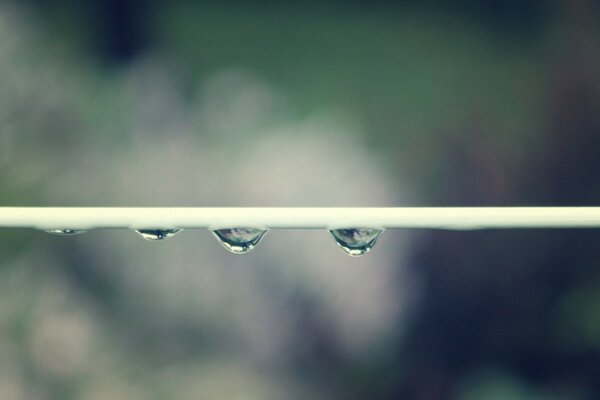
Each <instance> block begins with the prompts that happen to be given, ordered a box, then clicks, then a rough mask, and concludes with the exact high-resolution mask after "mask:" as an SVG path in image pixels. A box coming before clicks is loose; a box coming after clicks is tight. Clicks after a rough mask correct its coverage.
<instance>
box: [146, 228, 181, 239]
mask: <svg viewBox="0 0 600 400" xmlns="http://www.w3.org/2000/svg"><path fill="white" fill-rule="evenodd" d="M135 231H136V232H137V233H139V234H140V235H141V236H142V237H143V238H144V239H146V240H163V239H168V238H170V237H173V236H175V235H177V234H178V233H179V232H181V229H136V230H135Z"/></svg>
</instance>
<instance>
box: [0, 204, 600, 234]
mask: <svg viewBox="0 0 600 400" xmlns="http://www.w3.org/2000/svg"><path fill="white" fill-rule="evenodd" d="M0 227H26V228H38V229H93V228H133V229H136V228H209V229H216V228H235V227H238V228H239V227H257V228H305V229H318V228H321V229H323V228H330V229H331V228H352V227H355V228H358V227H363V228H364V227H372V228H441V229H485V228H577V227H582V228H593V227H600V207H377V208H371V207H366V208H333V207H331V208H326V207H325V208H323V207H314V208H306V207H298V208H294V207H288V208H283V207H281V208H260V207H231V208H226V207H146V208H141V207H0Z"/></svg>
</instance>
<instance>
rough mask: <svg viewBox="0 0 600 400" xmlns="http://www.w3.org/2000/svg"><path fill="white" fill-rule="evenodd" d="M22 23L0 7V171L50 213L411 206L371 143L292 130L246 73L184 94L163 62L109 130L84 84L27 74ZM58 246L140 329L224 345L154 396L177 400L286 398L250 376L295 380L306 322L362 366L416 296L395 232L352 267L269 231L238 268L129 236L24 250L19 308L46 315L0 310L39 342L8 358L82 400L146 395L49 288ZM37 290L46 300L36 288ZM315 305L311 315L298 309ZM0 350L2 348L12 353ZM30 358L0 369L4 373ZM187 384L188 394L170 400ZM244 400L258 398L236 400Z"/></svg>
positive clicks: (189, 243)
mask: <svg viewBox="0 0 600 400" xmlns="http://www.w3.org/2000/svg"><path fill="white" fill-rule="evenodd" d="M11 13H13V10H12V9H10V8H7V7H0V90H1V91H2V93H3V95H2V96H1V97H0V127H1V129H2V132H1V136H0V166H3V167H4V171H3V173H4V174H5V175H8V176H10V177H11V179H12V180H13V181H14V185H15V186H16V187H18V185H19V184H23V185H32V184H35V185H38V186H39V187H40V189H41V191H42V194H43V199H44V202H45V204H44V205H64V204H68V205H139V206H144V205H157V206H160V205H171V206H179V205H182V206H183V205H186V206H216V205H220V206H390V205H395V204H398V202H399V201H400V193H399V188H398V186H397V182H395V181H394V180H393V177H391V176H389V174H387V173H386V170H385V168H384V166H383V165H381V164H380V163H379V162H378V159H377V158H376V156H375V155H373V154H371V153H370V152H369V151H368V149H367V146H366V143H365V139H364V138H365V137H368V136H367V135H366V133H365V132H361V131H360V128H359V127H358V124H356V123H355V122H354V121H353V120H352V119H351V118H348V117H347V116H343V115H337V114H336V113H335V112H329V111H327V110H324V111H321V112H319V113H315V115H314V116H313V117H310V118H306V119H297V118H294V117H293V115H292V112H291V111H290V109H291V106H290V104H289V101H288V100H287V99H286V97H285V95H284V94H283V93H281V92H280V91H277V90H275V89H274V88H273V87H271V86H270V85H269V84H268V83H267V82H264V81H263V80H261V79H260V78H258V77H256V76H254V75H253V74H252V73H251V72H250V71H244V70H242V69H231V70H227V71H223V72H221V73H219V74H216V75H215V76H213V77H209V78H207V79H206V80H205V81H204V83H203V84H202V85H200V86H198V87H196V88H192V89H191V90H190V89H189V88H188V87H187V86H186V85H187V84H189V79H188V78H187V77H186V76H185V74H184V73H182V72H181V70H180V69H178V68H177V67H175V63H172V62H166V58H165V57H163V56H162V55H161V54H153V55H151V56H148V57H146V58H143V59H140V60H139V62H137V63H134V64H133V65H132V66H131V67H130V68H128V69H127V70H126V71H124V72H123V74H122V75H121V76H120V78H118V79H119V80H118V81H117V82H116V83H115V82H111V85H113V87H114V88H115V89H116V93H115V94H114V97H115V99H112V98H111V100H109V101H118V104H121V105H123V108H124V109H122V110H120V112H121V113H120V114H119V115H118V116H115V115H112V114H110V112H109V111H110V110H111V108H110V104H103V103H102V102H101V100H98V99H97V98H94V91H93V90H90V87H85V86H84V87H83V88H81V87H78V85H77V84H76V82H78V79H80V77H79V78H78V77H77V76H76V75H75V76H73V75H72V74H71V73H70V72H69V71H68V69H66V68H65V70H62V69H61V68H62V67H61V65H62V64H61V62H60V61H57V60H54V59H52V58H51V57H50V58H49V59H48V60H45V59H44V57H49V55H48V54H47V53H44V52H43V51H41V53H40V54H41V56H40V58H41V59H42V60H45V61H47V62H43V63H34V62H32V61H31V60H30V59H28V58H27V57H26V56H25V55H24V54H29V53H27V52H24V51H23V46H24V43H27V40H26V39H22V38H21V36H22V35H23V33H22V32H25V35H26V34H27V31H26V30H21V29H20V27H17V25H20V24H18V18H14V16H13V14H11ZM15 15H20V14H15ZM15 21H17V22H15ZM15 32H17V33H15ZM20 35H21V36H20ZM34 49H35V48H34ZM34 53H35V52H34ZM19 60H20V61H19ZM19 62H21V64H19ZM84 75H85V74H84ZM89 78H90V79H92V80H93V79H98V78H96V77H93V76H92V77H89ZM82 80H83V79H82ZM92 88H93V87H92ZM85 96H89V98H88V101H89V102H90V103H91V104H97V105H98V107H104V108H100V109H99V111H98V112H99V113H102V112H104V113H106V115H103V119H111V118H114V120H111V124H113V125H114V126H118V127H120V128H121V129H123V131H125V132H127V134H126V135H125V136H123V137H121V138H119V140H118V142H117V145H115V144H114V143H113V142H114V141H115V138H114V137H111V138H110V139H108V138H107V139H102V136H98V134H95V132H94V129H95V128H94V125H93V123H92V122H90V120H89V119H88V120H86V118H87V117H89V115H87V114H85V113H83V114H82V113H81V110H80V109H79V108H77V107H73V104H74V103H76V102H77V99H79V100H83V101H85V100H86V97H85ZM119 96H121V97H119ZM109 98H110V97H109ZM107 110H108V111H107ZM90 114H93V113H90ZM47 121H52V123H51V124H50V125H48V123H47ZM57 121H58V122H57ZM60 121H63V122H60ZM105 128H106V127H103V128H102V129H100V130H99V132H101V133H102V132H104V131H103V129H105ZM20 135H23V136H20ZM103 140H106V141H105V142H103ZM32 160H33V161H32ZM7 166H9V167H7ZM149 228H152V227H149ZM53 240H61V241H70V240H71V241H74V242H72V243H76V244H73V245H77V246H78V247H77V248H78V250H79V251H82V250H83V254H84V258H85V257H87V258H89V260H92V259H93V260H95V265H96V268H100V269H102V273H103V274H107V275H108V276H109V277H111V279H112V280H114V282H116V284H117V286H118V288H119V292H120V293H125V295H124V299H123V304H122V307H123V308H125V310H124V311H123V312H124V313H129V314H130V315H131V318H132V320H131V323H132V324H135V323H136V322H139V321H144V326H147V327H149V328H150V329H153V330H156V331H158V332H164V333H165V337H166V338H169V337H171V336H170V334H169V332H171V331H173V332H174V331H176V330H177V329H178V327H182V326H184V327H191V328H196V329H200V330H202V329H204V331H207V332H209V334H210V335H213V336H214V337H212V339H211V340H212V341H214V342H215V343H217V344H218V345H219V346H222V347H221V348H220V350H221V352H224V353H225V355H224V357H223V359H226V361H219V363H218V364H214V365H213V364H211V359H210V358H209V359H206V360H205V359H198V360H196V361H195V364H196V367H197V369H192V370H190V369H189V368H188V367H187V365H184V366H175V367H173V368H174V369H173V368H165V369H164V371H158V372H157V374H158V375H157V378H156V379H155V380H154V382H153V384H154V385H155V386H156V387H157V391H158V392H161V391H162V392H163V393H167V396H168V397H169V398H181V399H185V398H223V397H226V398H248V399H251V398H281V397H289V394H290V393H289V388H290V387H293V386H294V383H293V382H283V383H279V382H274V381H272V380H269V379H265V378H264V377H260V376H259V375H257V373H256V372H255V371H253V370H252V366H253V365H262V366H265V365H266V366H269V367H270V368H277V367H278V366H281V367H283V368H284V370H285V366H286V365H289V364H290V363H292V362H293V358H294V356H295V355H296V356H297V355H298V353H302V352H303V351H305V349H306V350H307V349H310V347H311V346H312V345H313V344H312V343H309V342H307V341H310V340H311V338H310V336H308V337H307V336H306V334H305V331H308V332H310V331H311V327H309V326H305V325H304V324H305V323H306V321H308V320H310V321H312V322H311V323H313V324H315V323H316V324H318V325H319V326H320V327H322V329H326V330H328V329H331V332H328V334H331V335H332V339H334V340H335V343H336V345H337V346H339V349H336V351H339V352H341V353H343V354H344V355H346V356H349V357H360V356H361V355H363V354H365V353H367V352H368V351H369V349H370V346H372V345H375V344H377V343H378V340H380V339H381V338H383V337H384V336H385V335H386V334H388V333H389V332H390V330H391V329H392V328H394V327H396V326H397V325H398V323H399V322H401V321H399V320H398V318H401V316H402V314H403V311H404V310H405V309H406V304H407V301H409V300H410V297H411V295H412V291H411V287H410V285H411V280H410V277H409V276H407V274H406V272H404V270H403V268H402V265H403V264H404V256H405V254H404V250H405V249H406V247H407V246H406V245H407V243H406V242H405V239H404V238H403V237H402V236H401V235H398V234H394V233H392V232H387V233H385V234H384V235H383V237H382V239H380V242H379V243H378V244H377V245H376V247H375V248H374V250H373V251H372V252H371V253H370V254H368V255H366V256H364V257H361V258H358V259H353V258H350V257H348V256H346V255H345V254H343V253H342V252H341V251H340V250H339V249H338V248H337V246H336V244H335V243H334V241H333V239H332V238H331V237H330V236H329V234H328V233H327V232H324V231H274V232H270V233H269V234H268V235H267V236H266V237H265V238H264V240H263V242H262V243H261V244H260V245H259V247H257V249H255V250H253V251H252V252H251V253H249V254H247V255H243V256H239V255H232V254H229V253H227V252H226V251H225V250H224V249H222V248H221V247H220V246H219V245H218V244H217V243H216V242H215V240H214V239H213V238H212V236H211V235H209V233H208V232H205V231H186V232H183V233H182V234H181V235H178V236H177V237H176V238H173V239H170V240H168V241H166V242H164V243H151V242H146V241H143V240H142V239H141V238H139V237H138V236H136V235H135V234H134V233H133V232H125V231H123V232H117V231H98V232H90V233H88V234H87V235H84V236H81V237H78V238H53V239H47V241H46V242H44V241H43V240H42V239H39V240H37V241H36V242H35V243H34V244H33V247H32V250H31V252H32V253H34V254H35V256H34V257H32V253H30V254H25V255H24V256H23V257H22V258H21V260H20V261H19V262H17V263H16V264H15V265H16V267H15V268H17V267H19V265H20V266H21V267H23V266H24V265H27V266H28V267H26V268H25V267H23V268H21V270H22V271H21V272H19V273H17V272H15V276H21V275H19V274H23V273H25V275H24V276H26V279H25V280H24V281H23V282H21V286H19V288H20V290H17V291H9V293H10V294H11V295H12V294H14V295H15V296H17V295H19V294H20V295H23V296H25V297H24V301H26V299H29V298H30V297H34V298H36V299H37V300H36V301H34V302H33V303H32V304H28V303H27V301H26V302H25V303H24V304H26V306H23V305H19V304H18V303H16V302H9V303H6V304H9V305H6V304H5V303H2V302H0V304H2V305H0V326H2V325H3V324H8V325H10V324H12V323H14V321H13V319H14V317H13V316H12V315H13V313H14V312H18V313H22V314H23V315H27V316H28V317H27V318H29V319H30V320H31V325H30V327H31V328H30V329H31V333H30V335H31V336H30V338H29V340H28V341H27V343H26V344H23V343H20V344H15V346H17V348H18V349H20V350H19V351H24V352H26V353H27V354H28V356H27V357H26V358H28V359H29V358H30V360H31V363H32V364H33V368H34V370H35V371H37V373H39V374H41V375H42V376H44V377H45V379H48V380H49V381H53V380H55V381H56V380H57V381H64V380H67V381H68V380H73V379H80V378H81V379H83V381H82V382H83V383H82V384H81V388H82V389H81V398H86V399H96V398H105V397H110V398H146V395H147V394H146V393H145V391H144V390H142V389H141V388H142V386H143V385H142V384H139V385H138V384H135V383H131V382H130V381H129V380H128V379H127V377H124V376H121V375H120V374H118V373H117V372H115V371H118V367H116V366H117V365H119V363H120V362H121V361H122V360H121V358H120V355H119V350H118V348H112V347H111V345H109V343H113V342H111V340H109V339H108V338H110V336H111V334H110V328H111V327H110V325H103V324H102V323H103V320H102V319H101V318H99V317H98V316H97V315H96V314H95V313H94V311H93V306H91V305H89V304H87V303H86V302H85V301H81V299H83V298H85V297H86V296H85V294H84V293H77V292H73V291H72V289H71V288H70V286H69V283H68V282H67V281H66V280H65V279H64V278H63V277H61V276H60V275H58V278H56V277H54V278H52V279H50V280H49V281H48V282H45V281H44V280H45V279H46V277H48V276H50V277H52V276H53V275H52V273H50V272H49V271H55V270H56V269H60V268H58V266H60V264H61V263H62V262H66V261H65V260H64V259H61V257H60V255H57V254H56V253H55V250H52V245H51V243H53V242H52V241H53ZM42 242H43V243H46V245H48V244H49V246H50V247H45V246H42V245H40V243H42ZM61 248H62V249H65V248H66V249H68V245H65V247H61ZM19 263H20V264H19ZM41 266H44V268H45V269H44V270H42V269H41V268H42V267H41ZM37 268H40V270H39V271H38V270H37ZM15 271H16V269H15ZM44 271H45V272H44ZM7 273H10V272H7ZM37 274H41V275H40V276H42V277H43V278H42V279H41V281H42V283H41V284H38V283H37V281H36V280H35V279H33V278H32V277H34V276H36V275H37ZM8 282H10V280H9V281H8ZM399 291H400V292H399ZM306 299H308V302H309V303H310V304H308V305H305V304H303V303H302V302H304V301H307V300H306ZM27 304H28V305H27ZM11 307H13V308H11ZM306 315H308V316H309V318H307V317H306ZM5 336H6V335H0V343H5V342H7V343H11V341H12V340H14V338H10V337H5ZM172 337H173V339H172V342H171V343H169V342H168V339H165V341H164V342H163V343H162V344H161V346H163V347H164V348H169V347H170V346H172V347H174V348H176V347H177V346H178V343H177V336H176V335H173V336H172ZM113 344H114V343H113ZM228 346H231V348H230V349H228ZM1 347H3V346H1ZM307 351H308V350H307ZM19 356H23V355H22V354H20V355H19V354H12V353H10V352H9V353H0V365H7V363H10V360H12V359H13V358H15V357H19ZM240 363H241V364H240ZM234 364H235V365H238V367H236V368H232V365H234ZM240 365H244V366H245V367H241V366H240ZM196 367H194V368H196ZM15 371H16V372H15ZM169 371H171V372H169ZM172 371H177V373H176V374H173V373H172ZM207 371H208V372H207ZM184 372H185V373H184ZM196 372H198V373H197V374H196ZM15 374H16V375H19V372H18V368H16V367H14V366H13V367H12V368H11V369H9V370H7V372H6V371H4V370H2V371H0V383H2V382H4V381H5V380H7V379H8V380H10V382H11V385H10V386H7V388H8V389H7V390H8V391H6V392H5V393H9V394H10V396H11V397H9V398H15V399H19V398H28V397H30V393H29V391H28V390H27V389H25V388H24V387H23V385H21V383H20V382H21V381H20V380H19V379H12V378H10V377H11V376H13V375H15ZM19 376H20V375H19ZM175 377H176V378H175ZM198 379H201V380H198ZM219 382H220V383H219ZM231 382H238V383H239V384H238V385H237V386H236V385H233V386H232V385H231ZM240 382H241V383H240ZM244 382H245V383H244ZM209 383H210V384H211V385H212V386H210V385H208V384H209ZM242 383H243V385H242ZM182 385H183V386H184V388H181V391H180V392H177V390H175V389H173V388H175V387H177V386H182ZM207 385H208V386H207ZM106 387H109V388H110V390H109V391H106V392H105V391H103V388H106ZM241 387H246V388H247V390H248V392H246V393H244V395H242V394H240V388H241ZM286 388H287V389H286ZM286 390H288V393H287V394H288V395H287V396H286V395H285V391H286ZM176 392H177V393H176ZM183 393H185V395H184V394H183ZM186 396H187V397H186ZM42 397H43V396H42Z"/></svg>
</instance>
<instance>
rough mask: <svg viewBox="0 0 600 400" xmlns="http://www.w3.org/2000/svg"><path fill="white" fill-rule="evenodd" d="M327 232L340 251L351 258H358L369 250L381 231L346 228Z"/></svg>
mask: <svg viewBox="0 0 600 400" xmlns="http://www.w3.org/2000/svg"><path fill="white" fill-rule="evenodd" d="M329 232H330V233H331V234H332V235H333V238H334V239H335V242H336V243H337V244H338V246H340V247H341V248H342V250H344V251H345V252H346V253H348V254H349V255H351V256H352V257H358V256H362V255H363V254H365V253H367V252H369V251H370V250H371V248H372V247H373V246H374V245H375V242H376V241H377V238H378V237H379V235H380V234H381V233H382V232H383V229H374V228H347V229H332V230H330V231H329Z"/></svg>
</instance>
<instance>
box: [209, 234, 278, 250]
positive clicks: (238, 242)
mask: <svg viewBox="0 0 600 400" xmlns="http://www.w3.org/2000/svg"><path fill="white" fill-rule="evenodd" d="M267 232H268V231H267V230H266V229H258V228H228V229H215V230H213V231H212V233H213V234H214V235H215V237H216V238H217V239H218V240H219V243H221V244H222V245H223V247H225V248H226V249H227V250H229V251H230V252H232V253H237V254H242V253H247V252H249V251H250V250H252V249H253V248H255V247H256V245H257V244H258V242H260V240H261V239H262V237H263V236H264V235H265V233H267Z"/></svg>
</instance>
